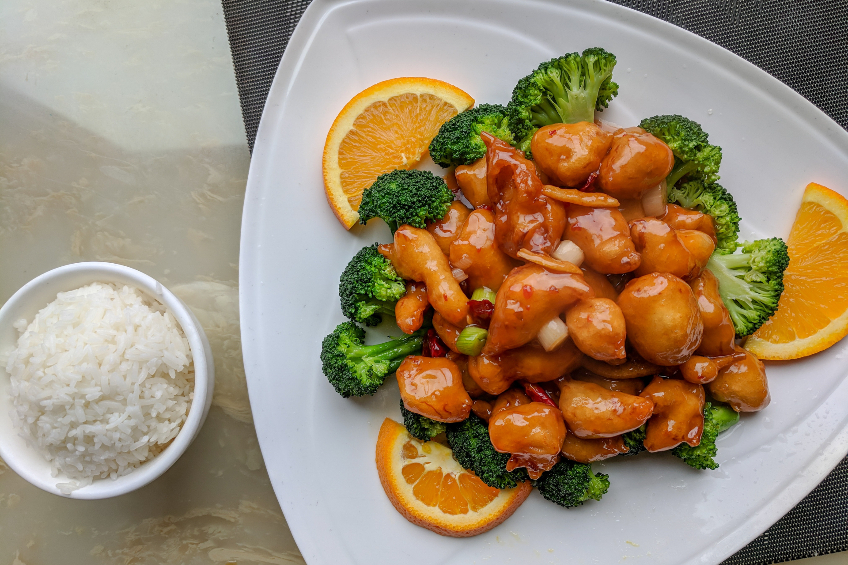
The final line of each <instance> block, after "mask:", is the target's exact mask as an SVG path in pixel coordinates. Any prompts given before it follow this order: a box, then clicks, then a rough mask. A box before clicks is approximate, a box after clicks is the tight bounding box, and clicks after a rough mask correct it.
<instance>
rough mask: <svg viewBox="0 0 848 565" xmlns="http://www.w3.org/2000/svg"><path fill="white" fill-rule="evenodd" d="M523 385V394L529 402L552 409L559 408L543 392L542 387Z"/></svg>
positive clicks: (529, 384)
mask: <svg viewBox="0 0 848 565" xmlns="http://www.w3.org/2000/svg"><path fill="white" fill-rule="evenodd" d="M523 384H524V392H525V393H526V394H527V396H529V397H530V400H532V401H533V402H541V403H542V404H547V405H548V406H553V407H554V408H559V406H557V405H556V404H555V403H554V401H553V400H551V397H550V396H548V393H547V392H545V389H543V388H542V387H539V386H536V385H534V384H531V383H523Z"/></svg>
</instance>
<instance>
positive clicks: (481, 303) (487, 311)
mask: <svg viewBox="0 0 848 565" xmlns="http://www.w3.org/2000/svg"><path fill="white" fill-rule="evenodd" d="M468 312H469V313H470V314H471V317H472V318H474V322H475V323H476V324H477V325H479V326H482V327H484V328H488V327H489V322H491V321H492V314H494V313H495V305H494V304H492V302H491V301H490V300H469V301H468Z"/></svg>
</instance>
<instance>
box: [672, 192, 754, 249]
mask: <svg viewBox="0 0 848 565" xmlns="http://www.w3.org/2000/svg"><path fill="white" fill-rule="evenodd" d="M667 199H668V201H669V202H673V203H676V204H679V205H680V206H683V207H684V208H689V209H690V210H698V211H699V212H703V213H704V214H708V215H710V216H711V217H712V219H713V226H714V227H715V232H716V238H717V239H718V243H717V244H716V251H717V252H719V253H733V252H734V251H736V247H737V245H738V243H737V238H738V236H739V220H740V218H739V213H738V211H737V209H736V201H735V200H733V196H731V195H730V193H729V192H727V190H725V188H724V187H723V186H721V185H720V184H718V183H717V182H713V183H709V184H704V183H703V182H702V181H700V180H691V181H687V182H684V183H681V184H680V185H679V186H671V185H669V188H668V192H667Z"/></svg>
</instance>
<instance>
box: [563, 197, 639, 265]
mask: <svg viewBox="0 0 848 565" xmlns="http://www.w3.org/2000/svg"><path fill="white" fill-rule="evenodd" d="M565 238H566V239H569V240H571V241H573V242H574V243H575V244H576V245H577V246H578V247H579V248H580V249H581V251H583V255H584V256H585V261H586V265H587V266H588V267H589V268H591V269H593V270H595V271H597V272H598V273H602V274H605V275H606V274H611V273H613V274H621V273H629V272H631V271H634V270H636V269H637V268H638V267H639V265H640V263H641V262H642V257H641V256H640V255H639V253H637V252H636V247H635V246H634V245H633V241H632V240H631V239H630V228H629V227H628V225H627V222H626V221H625V220H624V216H622V215H621V212H619V211H618V210H616V209H614V208H587V207H585V206H575V205H572V206H569V207H568V220H567V224H566V227H565Z"/></svg>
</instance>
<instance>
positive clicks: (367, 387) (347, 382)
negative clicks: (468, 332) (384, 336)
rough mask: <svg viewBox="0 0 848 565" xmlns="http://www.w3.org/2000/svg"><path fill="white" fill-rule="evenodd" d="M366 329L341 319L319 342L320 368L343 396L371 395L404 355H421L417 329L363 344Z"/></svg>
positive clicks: (421, 339)
mask: <svg viewBox="0 0 848 565" xmlns="http://www.w3.org/2000/svg"><path fill="white" fill-rule="evenodd" d="M364 339H365V331H364V330H363V329H362V328H360V327H359V326H357V325H356V324H354V323H353V322H342V323H341V324H339V325H338V326H336V329H335V330H333V333H331V334H330V335H328V336H327V337H325V338H324V341H323V342H322V343H321V370H322V371H323V372H324V375H325V376H326V377H327V380H329V381H330V384H331V385H333V388H335V389H336V392H338V393H339V394H340V395H342V396H343V397H345V398H347V397H349V396H365V395H370V394H374V393H375V392H377V389H378V388H380V385H382V384H383V381H384V380H385V379H386V376H387V375H389V374H391V373H394V372H395V371H396V370H397V368H398V367H399V366H400V364H401V362H402V361H403V359H404V358H405V357H406V356H407V355H413V354H420V353H421V344H422V342H423V341H424V339H423V337H422V335H421V333H420V332H417V333H415V334H413V335H408V336H404V337H402V338H400V339H395V340H391V341H387V342H385V343H381V344H379V345H365V344H364V341H363V340H364Z"/></svg>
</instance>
